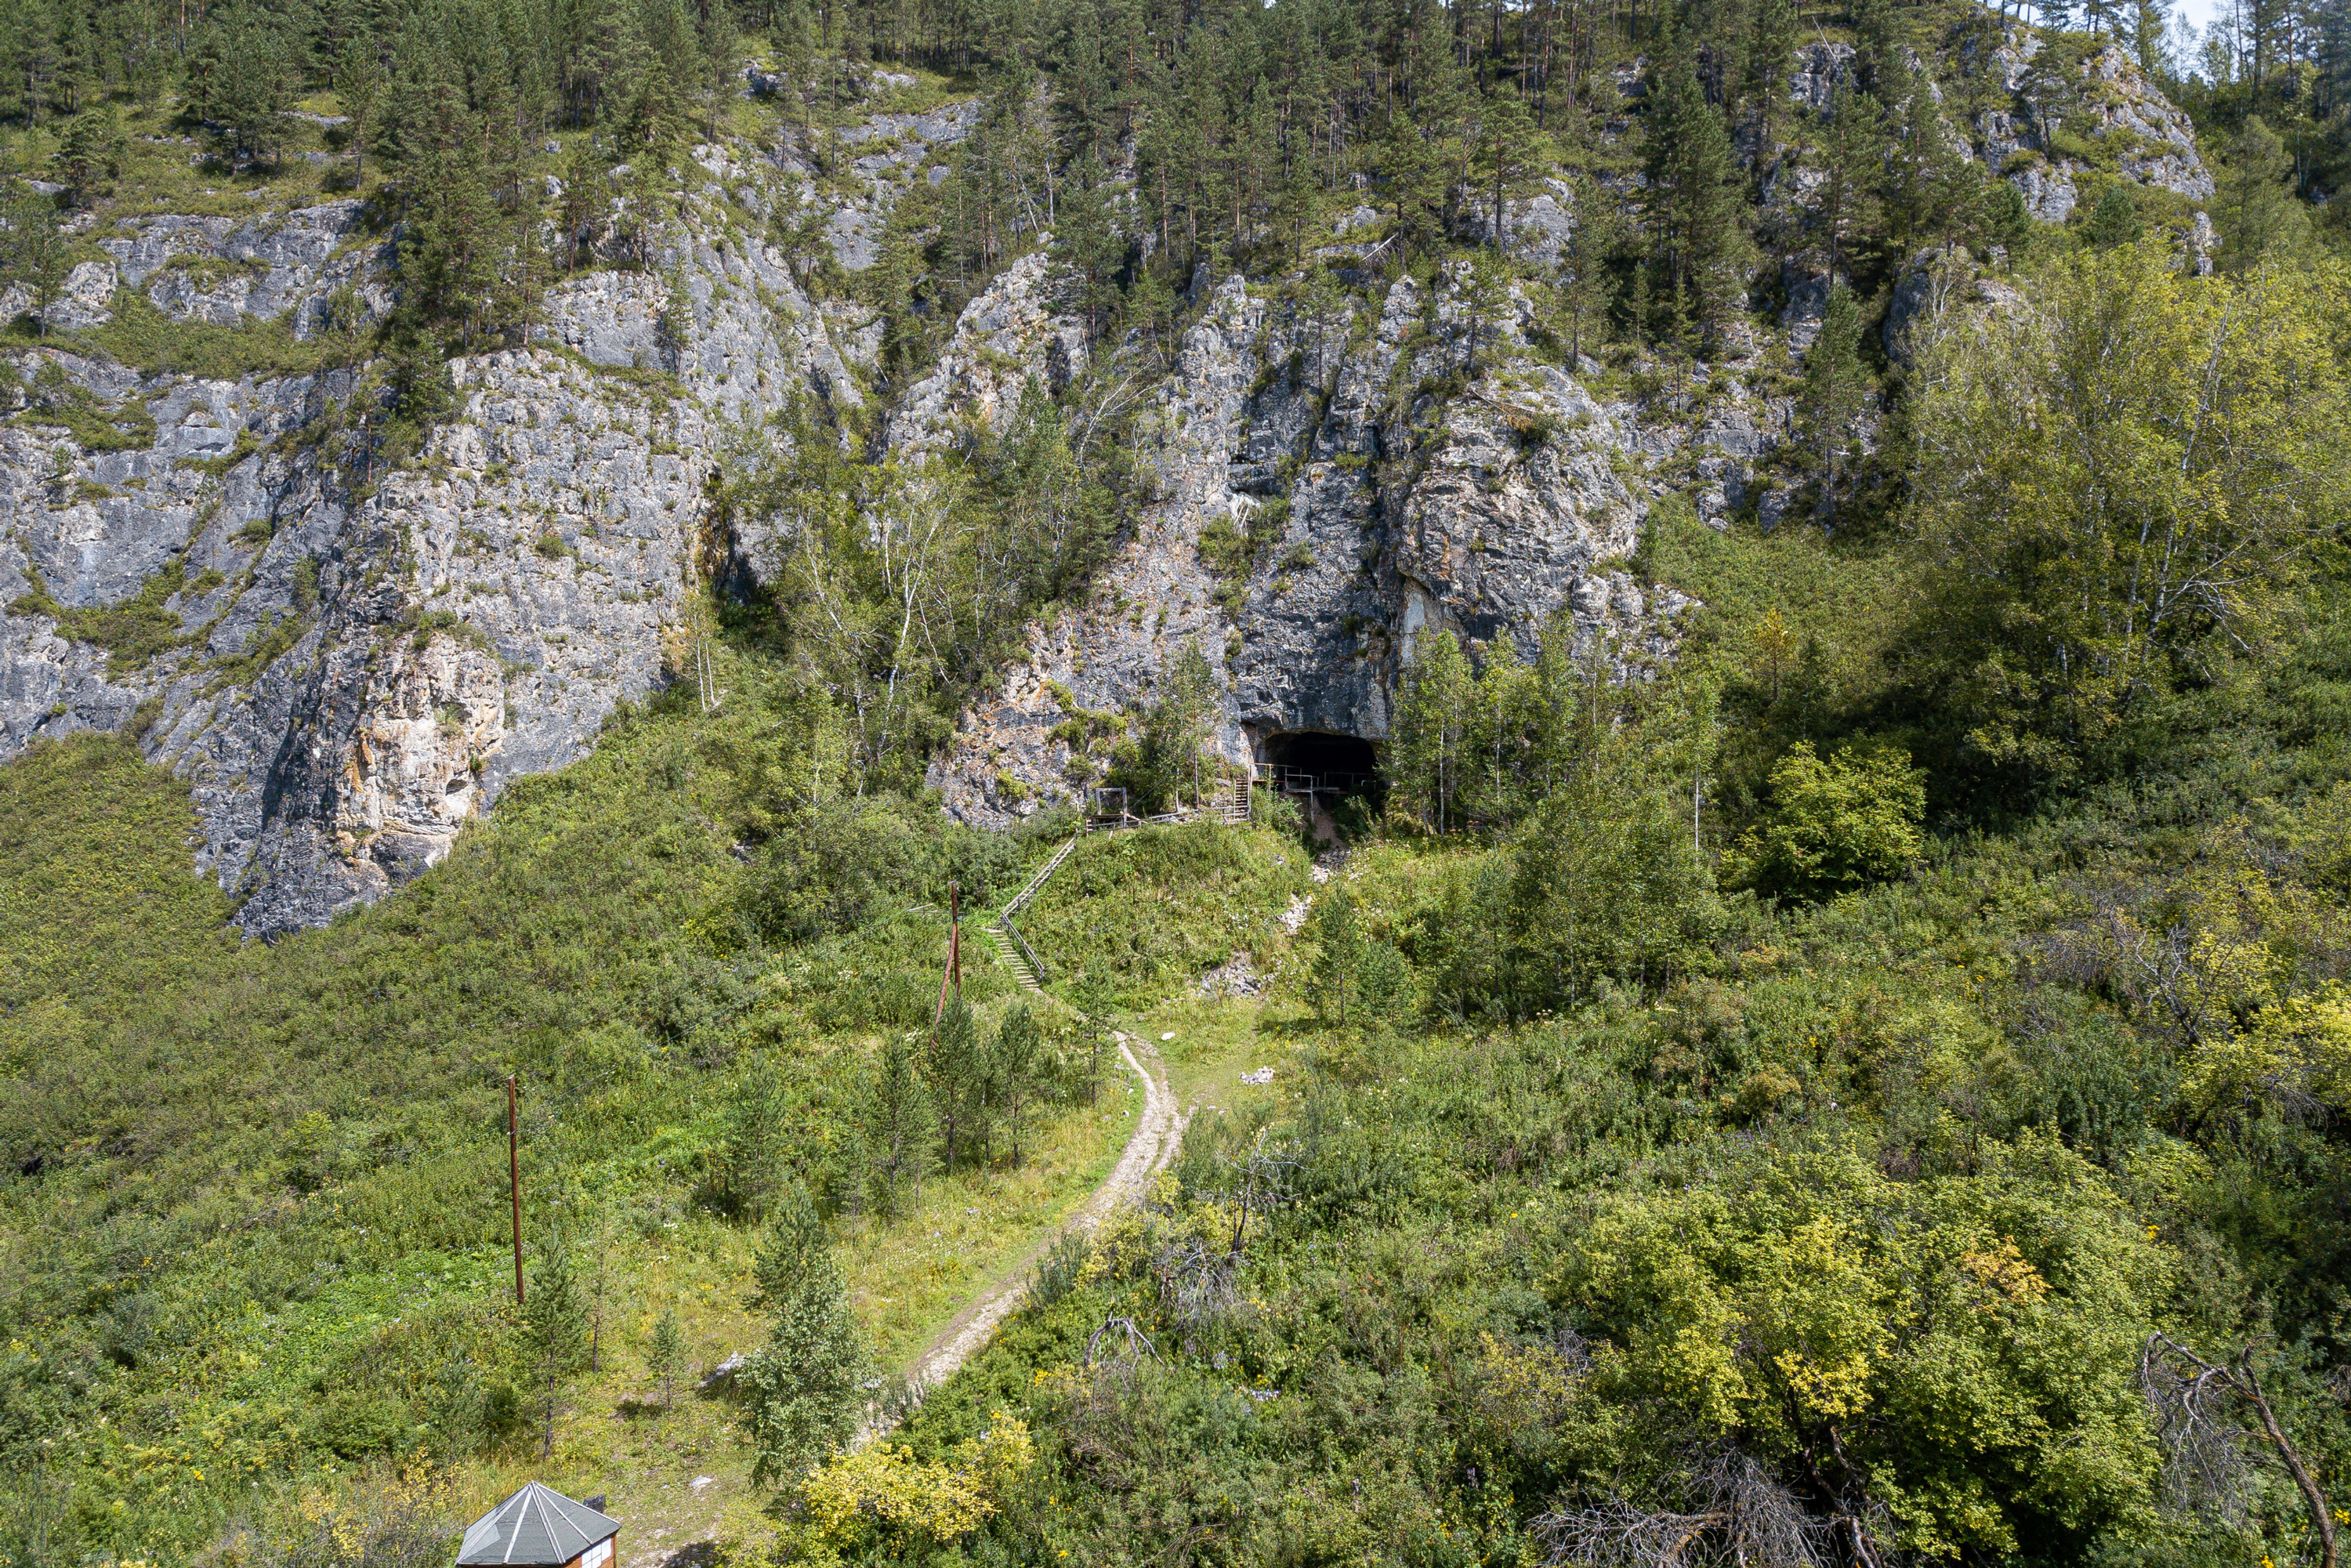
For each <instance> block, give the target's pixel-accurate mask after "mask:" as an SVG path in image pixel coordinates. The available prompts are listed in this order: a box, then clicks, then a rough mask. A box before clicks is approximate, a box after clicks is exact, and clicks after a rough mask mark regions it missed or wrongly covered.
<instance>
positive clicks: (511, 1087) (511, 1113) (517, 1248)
mask: <svg viewBox="0 0 2351 1568" xmlns="http://www.w3.org/2000/svg"><path fill="white" fill-rule="evenodd" d="M507 1193H508V1194H509V1195H510V1196H511V1197H513V1199H514V1252H515V1305H516V1306H520V1305H522V1141H521V1134H519V1132H518V1131H517V1128H516V1124H515V1081H514V1074H513V1073H511V1072H509V1073H507Z"/></svg>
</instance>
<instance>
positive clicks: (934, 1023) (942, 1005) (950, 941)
mask: <svg viewBox="0 0 2351 1568" xmlns="http://www.w3.org/2000/svg"><path fill="white" fill-rule="evenodd" d="M950 985H952V986H953V987H954V988H955V994H956V997H958V998H960V997H961V996H962V995H963V902H962V890H961V887H960V886H959V885H958V884H957V883H953V882H950V883H947V967H946V968H944V969H942V970H940V971H939V1005H938V1007H937V1008H936V1009H934V1010H933V1011H932V1013H931V1032H932V1033H933V1034H936V1033H938V1030H939V1024H940V1023H941V1021H942V1020H944V1019H946V1016H947V988H948V987H949V986H950Z"/></svg>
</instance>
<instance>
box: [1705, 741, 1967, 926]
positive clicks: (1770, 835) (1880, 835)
mask: <svg viewBox="0 0 2351 1568" xmlns="http://www.w3.org/2000/svg"><path fill="white" fill-rule="evenodd" d="M1926 814H1927V789H1926V776H1925V775H1924V774H1923V773H1920V772H1919V771H1917V769H1915V768H1912V767H1911V766H1910V754H1909V753H1908V752H1907V751H1901V750H1897V749H1894V748H1891V747H1886V748H1883V749H1878V750H1873V751H1866V752H1862V751H1855V749H1853V748H1852V747H1838V748H1837V750H1836V752H1835V753H1834V755H1832V756H1831V757H1829V758H1827V759H1825V760H1823V758H1820V757H1819V756H1818V755H1816V754H1815V753H1814V752H1813V747H1812V744H1811V742H1809V741H1798V742H1797V743H1796V744H1795V745H1794V746H1793V747H1791V748H1790V749H1789V751H1788V754H1787V755H1786V756H1785V757H1783V758H1781V759H1780V762H1779V765H1778V766H1777V767H1775V768H1772V769H1771V795H1770V805H1769V808H1768V811H1767V814H1766V816H1765V818H1764V820H1763V821H1762V823H1761V825H1760V826H1759V827H1758V828H1757V829H1756V830H1755V831H1752V832H1750V834H1749V835H1748V837H1747V839H1746V841H1744V842H1743V843H1742V845H1741V847H1740V853H1739V855H1738V857H1737V858H1736V859H1735V861H1734V862H1733V863H1732V865H1731V866H1729V868H1727V869H1728V870H1729V872H1730V873H1731V874H1732V875H1733V876H1735V877H1739V878H1740V879H1741V880H1744V881H1747V882H1750V883H1752V884H1753V885H1754V886H1755V887H1757V888H1758V889H1760V890H1761V891H1763V892H1766V893H1771V894H1778V895H1780V896H1783V897H1793V898H1825V897H1829V896H1831V895H1833V894H1838V893H1843V892H1846V891H1848V890H1850V889H1853V888H1855V887H1859V886H1861V885H1862V884H1864V883H1870V882H1882V881H1884V880H1886V878H1888V877H1895V876H1899V875H1901V874H1902V873H1904V872H1906V871H1907V870H1908V869H1909V867H1910V866H1911V864H1912V863H1913V862H1916V861H1917V858H1918V855H1919V853H1920V852H1921V850H1922V849H1923V848H1924V847H1925V846H1924V841H1923V839H1922V838H1921V837H1920V834H1919V831H1918V824H1919V822H1920V821H1921V820H1922V819H1924V817H1925V816H1926Z"/></svg>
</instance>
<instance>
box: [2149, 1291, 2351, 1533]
mask: <svg viewBox="0 0 2351 1568" xmlns="http://www.w3.org/2000/svg"><path fill="white" fill-rule="evenodd" d="M2260 1348H2261V1342H2260V1341H2258V1340H2256V1341H2253V1342H2252V1343H2249V1344H2247V1345H2246V1346H2245V1347H2244V1349H2242V1350H2241V1351H2239V1352H2238V1353H2237V1354H2236V1355H2235V1356H2234V1357H2232V1358H2231V1360H2229V1361H2228V1362H2226V1363H2214V1362H2210V1361H2207V1360H2205V1359H2204V1357H2202V1356H2200V1355H2199V1354H2196V1353H2195V1352H2194V1351H2192V1350H2190V1349H2189V1348H2188V1347H2187V1346H2186V1345H2184V1344H2181V1343H2179V1341H2178V1340H2176V1339H2173V1338H2171V1337H2170V1336H2169V1335H2168V1334H2164V1333H2152V1334H2149V1335H2147V1346H2146V1348H2145V1349H2144V1350H2142V1351H2141V1352H2140V1353H2139V1364H2138V1379H2139V1387H2140V1389H2141V1390H2142V1391H2144V1392H2145V1394H2146V1395H2147V1403H2148V1404H2149V1405H2150V1406H2154V1409H2155V1416H2156V1430H2157V1436H2158V1437H2159V1438H2160V1439H2161V1441H2162V1444H2163V1454H2164V1481H2165V1484H2166V1487H2167V1489H2168V1490H2170V1492H2171V1494H2172V1497H2173V1500H2174V1501H2175V1504H2176V1505H2177V1506H2180V1507H2183V1508H2187V1509H2190V1510H2195V1511H2205V1510H2210V1511H2215V1512H2218V1513H2219V1514H2220V1517H2222V1518H2224V1519H2228V1520H2231V1521H2233V1520H2235V1519H2237V1518H2239V1517H2241V1515H2242V1513H2243V1511H2244V1480H2245V1476H2246V1474H2247V1473H2248V1472H2249V1471H2250V1470H2251V1469H2252V1455H2251V1454H2249V1453H2248V1452H2247V1451H2246V1450H2245V1448H2244V1446H2243V1444H2242V1442H2241V1439H2240V1433H2239V1430H2238V1429H2237V1428H2236V1427H2233V1426H2232V1425H2231V1423H2230V1422H2228V1421H2227V1420H2226V1419H2224V1418H2223V1416H2222V1411H2224V1410H2225V1409H2226V1408H2227V1407H2228V1406H2230V1405H2231V1404H2234V1405H2236V1406H2239V1407H2240V1408H2241V1409H2246V1410H2250V1411H2251V1412H2252V1415H2253V1416H2254V1418H2255V1420H2256V1421H2258V1422H2259V1424H2260V1427H2261V1435H2262V1437H2264V1438H2266V1439H2267V1440H2268V1442H2269V1444H2270V1446H2271V1447H2272V1448H2274V1449H2276V1450H2277V1460H2278V1463H2279V1464H2280V1465H2282V1466H2283V1467H2284V1469H2285V1472H2286V1474H2287V1475H2289V1476H2291V1477H2293V1478H2294V1486H2295V1487H2296V1489H2298V1490H2300V1491H2301V1493H2302V1500H2303V1502H2304V1504H2305V1505H2306V1506H2307V1507H2308V1508H2309V1510H2310V1519H2311V1523H2312V1524H2313V1525H2314V1527H2315V1528H2316V1530H2317V1531H2318V1545H2319V1557H2318V1563H2319V1568H2336V1557H2335V1515H2334V1512H2333V1511H2332V1510H2330V1509H2329V1508H2328V1506H2327V1502H2326V1494H2325V1492H2323V1491H2321V1490H2319V1487H2318V1479H2317V1478H2316V1477H2315V1476H2314V1475H2313V1474H2311V1470H2310V1467H2309V1466H2308V1465H2307V1464H2305V1463H2304V1462H2303V1458H2302V1453H2301V1450H2299V1449H2297V1448H2295V1447H2294V1443H2293V1440H2292V1439H2290V1438H2289V1437H2287V1436H2286V1433H2285V1426H2284V1423H2283V1422H2281V1421H2280V1420H2279V1419H2278V1417H2277V1411H2276V1410H2275V1409H2274V1408H2273V1406H2271V1404H2270V1400H2269V1396H2268V1395H2267V1394H2266V1393H2264V1392H2263V1391H2262V1380H2261V1376H2260V1375H2259V1374H2258V1373H2256V1372H2255V1371H2254V1370H2253V1353H2254V1352H2255V1351H2256V1350H2258V1349H2260Z"/></svg>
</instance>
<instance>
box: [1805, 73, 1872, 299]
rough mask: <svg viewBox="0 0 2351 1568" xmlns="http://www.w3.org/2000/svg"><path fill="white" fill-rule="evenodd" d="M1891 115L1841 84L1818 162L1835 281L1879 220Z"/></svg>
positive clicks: (1823, 221) (1815, 150)
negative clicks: (1868, 229)
mask: <svg viewBox="0 0 2351 1568" xmlns="http://www.w3.org/2000/svg"><path fill="white" fill-rule="evenodd" d="M1884 120H1885V111H1884V110H1882V109H1881V108H1880V107H1879V105H1878V102H1877V99H1875V98H1873V97H1871V96H1870V95H1869V94H1868V93H1865V92H1864V91H1862V90H1861V89H1860V88H1859V87H1858V86H1856V85H1855V84H1854V83H1853V82H1851V81H1845V82H1841V83H1839V84H1838V86H1837V88H1836V90H1835V93H1834V96H1833V97H1832V98H1831V99H1830V101H1829V107H1828V109H1827V110H1826V112H1825V115H1824V118H1823V123H1822V127H1821V131H1820V139H1819V141H1818V142H1817V143H1816V144H1815V146H1814V148H1813V161H1814V164H1815V166H1816V167H1817V168H1818V169H1819V171H1820V172H1821V176H1822V178H1821V185H1820V193H1819V194H1818V196H1817V197H1816V198H1815V200H1816V202H1817V204H1818V210H1819V213H1820V223H1821V229H1822V232H1823V235H1825V236H1826V237H1827V239H1828V243H1829V257H1828V260H1829V276H1830V277H1831V278H1832V279H1834V278H1835V277H1839V276H1841V275H1842V274H1843V273H1844V271H1845V269H1846V267H1848V265H1849V263H1850V260H1851V256H1850V252H1851V250H1852V247H1853V243H1854V240H1855V236H1856V235H1858V234H1860V233H1861V232H1862V231H1863V230H1864V229H1865V228H1866V227H1867V226H1869V225H1870V222H1871V219H1872V218H1873V216H1874V215H1875V214H1874V212H1873V208H1874V206H1875V204H1876V192H1877V189H1878V185H1879V181H1880V172H1881V171H1882V170H1883V169H1884V168H1885V166H1886V135H1885V131H1884V129H1883V127H1884Z"/></svg>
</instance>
